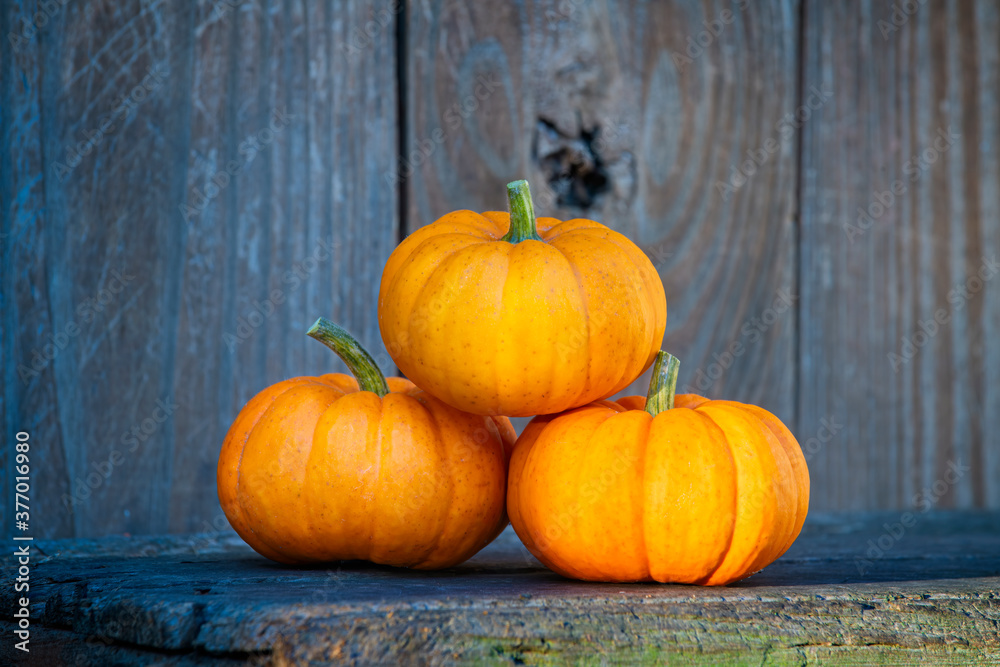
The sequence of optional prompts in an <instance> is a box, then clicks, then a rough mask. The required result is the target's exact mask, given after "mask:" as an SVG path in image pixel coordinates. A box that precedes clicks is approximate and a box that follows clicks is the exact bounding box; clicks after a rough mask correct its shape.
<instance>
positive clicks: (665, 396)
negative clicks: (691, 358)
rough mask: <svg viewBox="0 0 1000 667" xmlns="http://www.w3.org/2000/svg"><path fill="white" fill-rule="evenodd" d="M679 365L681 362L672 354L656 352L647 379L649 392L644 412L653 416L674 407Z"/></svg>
mask: <svg viewBox="0 0 1000 667" xmlns="http://www.w3.org/2000/svg"><path fill="white" fill-rule="evenodd" d="M680 367H681V362H680V360H679V359H678V358H677V357H675V356H674V355H672V354H668V353H666V352H664V351H663V350H660V351H659V352H657V353H656V361H655V362H653V377H651V378H650V379H649V392H648V393H647V394H646V412H648V413H649V414H651V415H653V416H654V417H655V416H656V415H658V414H660V413H661V412H663V411H665V410H672V409H673V408H674V393H675V392H676V391H677V371H678V370H679V369H680Z"/></svg>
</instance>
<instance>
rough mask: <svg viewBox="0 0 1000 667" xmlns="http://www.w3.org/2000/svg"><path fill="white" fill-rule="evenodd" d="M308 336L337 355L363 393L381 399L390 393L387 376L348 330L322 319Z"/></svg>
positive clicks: (308, 332)
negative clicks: (372, 394) (369, 393)
mask: <svg viewBox="0 0 1000 667" xmlns="http://www.w3.org/2000/svg"><path fill="white" fill-rule="evenodd" d="M306 334H307V335H309V336H311V337H313V338H315V339H316V340H318V341H319V342H321V343H323V344H324V345H326V346H327V347H328V348H330V349H331V350H333V351H334V352H336V353H337V356H338V357H340V358H341V359H342V360H343V361H344V363H345V364H347V367H348V368H349V369H350V370H351V373H352V374H353V375H354V379H356V380H357V381H358V387H359V388H360V389H361V391H370V392H372V393H374V394H376V395H378V397H379V398H382V397H383V396H385V395H386V394H388V393H389V385H387V384H386V383H385V376H384V375H382V371H381V370H379V367H378V364H376V363H375V360H374V359H372V356H371V355H370V354H368V351H367V350H365V348H363V347H361V343H359V342H358V341H357V339H355V338H354V336H352V335H351V334H349V333H347V330H346V329H344V328H343V327H340V326H337V325H336V324H334V323H333V322H331V321H330V320H328V319H326V318H325V317H321V318H319V319H318V320H316V323H315V324H313V325H312V326H311V327H309V331H307V332H306Z"/></svg>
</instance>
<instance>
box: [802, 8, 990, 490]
mask: <svg viewBox="0 0 1000 667" xmlns="http://www.w3.org/2000/svg"><path fill="white" fill-rule="evenodd" d="M893 13H894V10H893V8H892V3H889V2H884V3H883V2H876V3H870V4H868V3H846V4H837V3H834V4H831V3H822V2H814V1H811V0H810V1H807V3H806V11H805V17H806V20H805V26H806V29H805V43H804V56H803V57H804V74H803V76H804V85H805V86H807V87H808V86H813V85H816V86H821V87H830V88H831V89H832V90H833V92H834V100H833V102H832V103H831V104H829V105H827V106H825V107H823V108H822V109H820V110H819V111H818V112H817V115H816V117H815V119H814V120H813V121H811V122H810V123H808V124H807V125H806V126H805V127H804V128H803V154H802V160H803V166H802V172H801V173H802V194H801V198H802V201H801V210H802V240H801V249H802V270H801V280H802V285H801V289H802V300H801V309H802V310H801V321H802V331H801V336H802V340H801V358H800V371H799V373H800V387H801V390H800V393H799V397H798V400H799V405H800V415H801V417H800V422H799V428H800V430H801V431H802V432H805V433H808V432H810V430H811V429H815V428H817V426H818V425H819V421H820V419H822V418H833V419H836V420H837V421H838V422H840V423H841V424H843V428H842V430H841V433H840V434H838V435H837V437H836V439H835V440H834V441H832V442H831V443H830V444H829V445H827V446H823V447H821V448H819V449H818V451H817V452H816V453H815V457H814V458H813V460H812V461H811V463H813V462H814V463H815V465H813V470H815V471H816V472H817V473H818V474H814V476H813V480H814V486H813V507H814V508H842V509H847V508H871V507H890V506H911V505H919V504H922V503H924V502H932V503H933V504H934V505H940V506H942V507H955V506H960V507H970V506H978V507H982V506H990V507H997V506H998V505H1000V487H998V485H997V480H998V479H1000V441H998V440H997V435H996V434H997V426H998V422H997V419H998V418H1000V395H998V393H997V387H996V378H997V377H1000V350H998V347H997V345H996V344H995V341H996V338H997V335H998V333H1000V296H998V295H1000V286H998V285H997V283H998V282H1000V281H997V280H996V279H995V277H994V278H991V279H987V280H985V281H984V282H978V279H977V282H974V283H973V284H972V285H971V287H972V289H970V291H969V293H968V294H962V293H961V292H955V293H953V290H955V289H956V287H957V286H960V285H963V284H965V283H966V281H967V280H968V279H969V278H970V277H971V276H973V275H974V274H975V273H976V272H977V271H978V270H980V268H981V267H982V266H983V260H984V258H986V259H992V258H993V257H995V256H996V255H997V253H998V251H1000V226H998V224H997V221H998V219H1000V204H998V199H997V197H998V186H1000V167H998V152H997V145H998V142H1000V129H998V120H997V119H998V115H1000V107H998V95H1000V78H998V61H1000V41H998V39H997V34H998V32H1000V13H998V9H997V7H996V5H995V3H990V2H960V3H940V2H928V3H926V4H925V3H918V4H917V6H916V7H914V11H912V12H911V13H910V14H905V13H897V15H895V16H894V15H893ZM894 182H895V183H897V192H895V193H893V192H892V191H891V188H892V186H893V184H894ZM859 209H865V210H868V209H870V211H869V214H870V215H871V216H872V217H870V218H861V219H860V222H859V217H860V213H859ZM993 273H994V274H995V273H996V272H995V271H993ZM984 283H985V284H984ZM936 314H940V315H941V320H942V321H941V322H939V323H935V322H934V318H935V315H936ZM921 323H924V325H923V326H922V325H921ZM935 329H936V331H935ZM905 341H908V342H905ZM908 345H909V346H910V347H908ZM952 463H956V464H961V465H962V466H964V467H965V469H964V470H963V471H962V472H961V476H960V478H958V479H955V477H956V476H957V475H959V473H958V472H956V471H951V472H950V471H949V466H950V464H952ZM935 485H936V486H935Z"/></svg>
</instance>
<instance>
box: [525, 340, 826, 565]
mask: <svg viewBox="0 0 1000 667" xmlns="http://www.w3.org/2000/svg"><path fill="white" fill-rule="evenodd" d="M676 381H677V362H676V359H675V358H673V357H671V356H669V355H666V353H661V357H660V358H659V359H658V360H657V364H656V366H654V371H653V380H652V382H651V383H650V391H649V400H648V401H647V400H646V398H644V397H642V396H630V397H627V398H623V399H620V400H619V401H617V402H611V401H598V402H595V403H592V404H590V405H587V406H585V407H581V408H577V409H575V410H570V411H568V412H565V413H562V414H559V415H545V416H542V417H536V418H535V419H534V420H532V422H531V423H530V424H529V425H528V426H527V427H526V428H525V430H524V432H523V433H522V434H521V437H520V438H519V439H518V441H517V443H516V445H515V447H514V454H513V456H512V458H511V462H510V472H509V478H508V479H509V481H508V489H507V511H508V514H509V515H510V522H511V525H513V526H514V530H516V531H517V534H518V536H519V537H520V538H521V541H522V542H523V543H524V545H525V546H526V547H527V548H528V549H529V550H530V551H531V553H533V554H534V555H535V557H537V558H538V559H539V560H540V561H542V563H544V564H545V565H547V566H548V567H549V568H551V569H552V570H554V571H556V572H558V573H560V574H562V575H564V576H567V577H572V578H575V579H586V580H593V581H660V582H675V583H686V584H705V585H724V584H728V583H731V582H733V581H736V580H738V579H742V578H743V577H746V576H749V575H751V574H753V573H754V572H757V571H758V570H760V569H762V568H764V567H766V566H767V565H768V564H770V563H771V562H773V561H774V560H775V559H776V558H778V557H779V556H781V554H783V553H784V552H785V550H786V549H788V547H789V546H791V544H792V542H793V541H794V540H795V538H796V537H797V536H798V534H799V531H800V530H801V529H802V523H803V522H804V521H805V518H806V512H807V511H808V508H809V471H808V469H807V468H806V462H805V458H804V457H803V456H802V450H801V449H800V448H799V445H798V443H797V442H796V440H795V437H794V436H793V435H792V434H791V432H790V431H789V430H788V429H787V428H785V426H784V424H782V423H781V421H780V420H778V418H777V417H775V416H774V415H772V414H771V413H770V412H768V411H766V410H764V409H763V408H759V407H757V406H753V405H746V404H743V403H737V402H734V401H710V400H708V399H705V398H702V397H700V396H694V395H691V394H688V395H681V396H677V397H676V402H675V397H674V387H675V385H676Z"/></svg>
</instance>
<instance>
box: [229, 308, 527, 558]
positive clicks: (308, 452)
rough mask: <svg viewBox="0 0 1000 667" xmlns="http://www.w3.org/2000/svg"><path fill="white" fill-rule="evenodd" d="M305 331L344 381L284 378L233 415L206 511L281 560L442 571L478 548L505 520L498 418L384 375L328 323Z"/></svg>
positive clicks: (507, 442)
mask: <svg viewBox="0 0 1000 667" xmlns="http://www.w3.org/2000/svg"><path fill="white" fill-rule="evenodd" d="M309 335H310V336H313V337H314V338H316V339H318V340H320V341H322V342H324V343H326V344H327V345H328V346H330V347H331V348H332V349H333V350H334V351H336V352H337V354H339V355H340V356H341V358H343V360H344V362H345V363H346V364H347V366H348V368H350V369H351V371H352V373H353V374H354V376H355V377H351V376H350V375H344V374H340V373H333V374H330V375H322V376H319V377H298V378H292V379H290V380H285V381H284V382H279V383H278V384H276V385H273V386H271V387H268V388H267V389H265V390H264V391H262V392H261V393H259V394H258V395H257V396H255V397H254V398H253V399H251V400H250V402H249V403H247V405H246V407H244V408H243V410H242V411H240V414H239V415H238V416H237V417H236V420H235V421H234V422H233V425H232V427H231V428H230V429H229V433H228V435H227V436H226V440H225V443H224V444H223V446H222V453H221V454H220V456H219V467H218V489H219V502H220V503H221V505H222V509H223V511H224V512H225V514H226V517H227V518H228V519H229V522H230V523H231V524H232V526H233V528H234V529H235V530H236V532H237V533H239V535H240V537H242V538H243V539H244V540H245V541H246V542H247V544H249V545H250V546H251V547H253V548H254V549H255V550H256V551H257V552H259V553H260V554H261V555H263V556H266V557H267V558H270V559H272V560H275V561H278V562H281V563H312V562H324V561H334V560H354V559H360V560H368V561H371V562H374V563H381V564H383V565H396V566H401V567H412V568H418V569H437V568H444V567H449V566H451V565H455V564H456V563H460V562H462V561H463V560H465V559H467V558H469V557H470V556H472V555H473V554H475V553H476V552H477V551H479V550H480V549H481V548H483V547H484V546H486V545H487V544H488V543H489V542H491V541H492V540H493V538H495V537H496V536H497V535H498V534H499V533H500V531H501V530H503V528H504V526H506V525H507V515H506V512H505V506H504V498H505V490H506V488H505V487H506V479H507V478H506V472H507V457H508V455H509V449H510V446H511V445H512V444H513V441H514V429H513V428H512V427H511V425H510V422H509V421H508V420H507V419H506V418H505V417H484V416H481V415H472V414H468V413H464V412H461V411H459V410H456V409H455V408H453V407H451V406H449V405H446V404H445V403H442V402H441V401H439V400H437V399H436V398H434V397H433V396H430V395H428V394H426V393H424V392H422V391H420V390H419V389H417V388H416V387H415V386H414V385H413V383H411V382H409V381H408V380H404V379H403V378H392V377H391V378H388V380H386V378H385V377H383V375H382V373H381V371H379V369H378V366H377V365H376V364H375V362H374V360H373V359H372V358H371V357H370V356H369V355H368V353H367V352H365V351H364V349H363V348H362V347H361V346H360V345H359V344H358V343H357V341H356V340H354V338H352V337H351V336H350V334H348V333H347V332H346V331H344V330H343V329H341V328H340V327H338V326H337V325H335V324H333V323H331V322H328V321H326V320H324V319H320V320H318V321H317V322H316V324H314V325H313V327H312V328H311V329H310V330H309ZM355 378H357V379H355ZM359 385H360V386H359Z"/></svg>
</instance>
